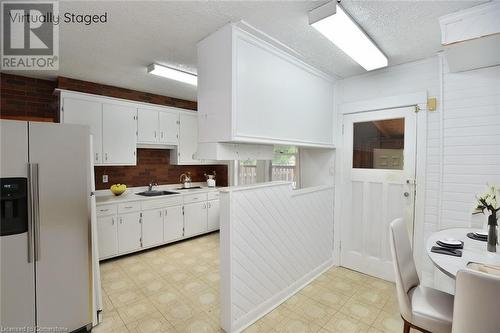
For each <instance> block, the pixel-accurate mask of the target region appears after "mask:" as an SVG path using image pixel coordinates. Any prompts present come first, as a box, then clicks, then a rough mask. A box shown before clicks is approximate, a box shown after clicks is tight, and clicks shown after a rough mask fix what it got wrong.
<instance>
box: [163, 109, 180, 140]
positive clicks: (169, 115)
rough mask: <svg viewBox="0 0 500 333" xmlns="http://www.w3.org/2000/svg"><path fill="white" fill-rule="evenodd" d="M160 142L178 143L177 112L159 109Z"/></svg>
mask: <svg viewBox="0 0 500 333" xmlns="http://www.w3.org/2000/svg"><path fill="white" fill-rule="evenodd" d="M159 114H160V142H161V143H168V144H173V145H177V144H179V112H167V111H160V112H159Z"/></svg>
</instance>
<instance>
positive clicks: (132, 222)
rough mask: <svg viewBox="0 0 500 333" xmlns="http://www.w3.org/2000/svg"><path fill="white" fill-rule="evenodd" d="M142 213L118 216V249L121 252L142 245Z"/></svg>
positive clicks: (135, 248)
mask: <svg viewBox="0 0 500 333" xmlns="http://www.w3.org/2000/svg"><path fill="white" fill-rule="evenodd" d="M140 219H141V214H140V213H128V214H123V215H120V216H118V220H119V223H118V251H119V252H120V253H124V252H130V251H134V250H137V249H139V248H140V247H141V221H140Z"/></svg>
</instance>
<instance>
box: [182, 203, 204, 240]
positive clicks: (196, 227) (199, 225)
mask: <svg viewBox="0 0 500 333" xmlns="http://www.w3.org/2000/svg"><path fill="white" fill-rule="evenodd" d="M206 231H207V202H206V201H202V202H196V203H192V204H188V205H185V206H184V236H185V237H189V236H193V235H197V234H201V233H203V232H206Z"/></svg>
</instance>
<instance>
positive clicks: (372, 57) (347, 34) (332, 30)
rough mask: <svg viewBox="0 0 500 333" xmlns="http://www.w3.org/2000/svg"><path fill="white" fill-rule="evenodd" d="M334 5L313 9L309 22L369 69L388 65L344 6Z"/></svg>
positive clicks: (385, 58)
mask: <svg viewBox="0 0 500 333" xmlns="http://www.w3.org/2000/svg"><path fill="white" fill-rule="evenodd" d="M332 6H333V4H332V3H331V2H330V3H327V4H326V5H323V6H321V7H319V8H317V9H315V10H313V11H311V12H310V13H309V24H310V25H311V26H312V27H313V28H315V29H316V30H318V31H319V32H320V33H322V34H323V35H324V36H325V37H326V38H328V39H329V40H330V41H331V42H333V44H335V45H336V46H337V47H339V48H340V49H341V50H342V51H344V52H345V53H346V54H347V55H348V56H349V57H351V58H352V59H353V60H354V61H356V62H357V63H358V64H360V65H361V66H363V68H364V69H366V70H367V71H371V70H373V69H377V68H381V67H386V66H387V57H386V56H385V55H384V54H383V53H382V51H380V49H379V48H378V47H377V45H375V43H373V41H372V40H371V39H370V37H368V35H367V34H366V33H365V32H364V31H363V30H361V28H360V27H359V26H358V24H357V23H356V22H355V21H354V20H353V19H352V18H351V17H350V16H349V15H348V14H347V13H346V12H345V11H344V9H343V8H342V7H340V6H339V5H338V4H337V5H336V10H332V8H333V7H332ZM325 10H327V11H330V13H331V14H330V15H326V14H325V12H324V11H325ZM321 11H323V13H321ZM318 18H319V20H317V19H318ZM311 21H312V22H311Z"/></svg>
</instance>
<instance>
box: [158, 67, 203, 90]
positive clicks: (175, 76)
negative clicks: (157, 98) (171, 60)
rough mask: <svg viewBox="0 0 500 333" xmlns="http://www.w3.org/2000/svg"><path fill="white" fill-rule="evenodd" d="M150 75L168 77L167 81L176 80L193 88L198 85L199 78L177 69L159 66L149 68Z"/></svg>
mask: <svg viewBox="0 0 500 333" xmlns="http://www.w3.org/2000/svg"><path fill="white" fill-rule="evenodd" d="M148 73H150V74H154V75H158V76H161V77H166V78H167V79H171V80H176V81H180V82H184V83H188V84H191V85H193V86H196V85H198V77H197V76H196V75H195V74H192V73H188V72H184V71H181V70H178V69H175V68H171V67H166V66H162V65H158V64H151V65H149V66H148Z"/></svg>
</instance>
